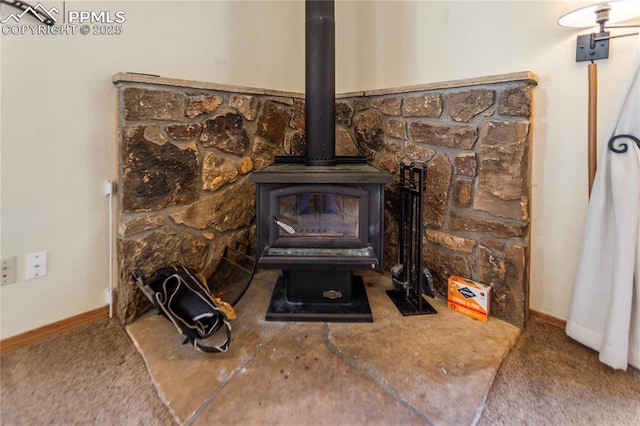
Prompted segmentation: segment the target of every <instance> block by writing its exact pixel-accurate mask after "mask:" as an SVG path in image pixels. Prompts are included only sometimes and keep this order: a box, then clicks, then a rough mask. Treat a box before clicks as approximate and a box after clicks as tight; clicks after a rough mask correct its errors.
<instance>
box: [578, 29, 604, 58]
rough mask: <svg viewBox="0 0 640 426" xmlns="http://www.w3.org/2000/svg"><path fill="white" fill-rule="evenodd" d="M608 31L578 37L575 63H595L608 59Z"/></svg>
mask: <svg viewBox="0 0 640 426" xmlns="http://www.w3.org/2000/svg"><path fill="white" fill-rule="evenodd" d="M609 38H610V37H609V31H604V32H601V33H591V34H584V35H579V36H578V41H577V46H576V62H585V61H596V60H598V59H607V58H608V57H609Z"/></svg>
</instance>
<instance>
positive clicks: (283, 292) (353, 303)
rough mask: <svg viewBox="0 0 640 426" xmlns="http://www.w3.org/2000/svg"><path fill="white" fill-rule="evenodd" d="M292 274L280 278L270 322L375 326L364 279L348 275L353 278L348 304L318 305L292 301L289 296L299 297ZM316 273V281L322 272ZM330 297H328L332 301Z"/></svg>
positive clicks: (284, 272) (312, 299)
mask: <svg viewBox="0 0 640 426" xmlns="http://www.w3.org/2000/svg"><path fill="white" fill-rule="evenodd" d="M289 272H291V271H283V275H281V276H280V277H278V281H277V282H276V286H275V288H274V290H273V294H272V296H271V302H270V303H269V307H268V309H267V315H266V317H265V319H266V320H267V321H315V322H373V314H372V313H371V306H370V305H369V299H368V298H367V292H366V290H365V288H364V282H363V280H362V277H360V276H358V275H351V271H348V272H349V274H350V275H351V277H352V279H351V283H350V285H349V287H350V289H349V290H350V297H349V301H348V302H340V301H338V302H331V301H329V302H317V301H316V300H317V299H315V298H310V299H309V300H311V301H304V300H302V301H300V300H297V301H291V300H289V299H288V298H287V294H289V295H291V294H292V293H293V294H296V289H295V287H296V285H297V284H298V283H291V282H290V281H291V277H290V276H289ZM313 272H314V273H315V276H316V277H317V276H318V275H320V276H321V275H322V271H313ZM316 279H317V278H316ZM334 283H335V282H334ZM300 284H301V285H304V284H305V283H300ZM332 291H335V290H329V291H328V292H329V293H330V292H332ZM331 296H332V295H331V294H329V297H331ZM328 300H331V299H330V298H329V299H328Z"/></svg>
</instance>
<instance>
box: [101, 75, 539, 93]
mask: <svg viewBox="0 0 640 426" xmlns="http://www.w3.org/2000/svg"><path fill="white" fill-rule="evenodd" d="M111 81H112V82H113V84H114V85H116V86H117V85H119V84H122V83H144V84H152V85H157V86H173V87H183V88H188V89H206V90H217V91H222V92H233V93H246V94H253V95H269V96H278V97H290V98H300V99H304V93H298V92H287V91H282V90H270V89H259V88H257V87H247V86H236V85H232V84H220V83H209V82H204V81H195V80H184V79H179V78H169V77H161V76H159V75H154V74H141V73H133V72H119V73H117V74H115V75H114V76H113V77H112V79H111ZM516 81H522V82H525V83H528V84H533V85H537V84H538V76H537V75H536V74H535V73H533V72H531V71H521V72H514V73H509V74H498V75H492V76H486V77H475V78H467V79H460V80H450V81H444V82H437V83H427V84H418V85H413V86H403V87H394V88H387V89H376V90H365V91H354V92H349V93H342V94H336V99H345V98H352V97H359V96H381V95H392V94H397V93H407V92H422V91H427V90H438V89H450V88H455V87H467V86H478V85H483V84H496V83H509V82H516Z"/></svg>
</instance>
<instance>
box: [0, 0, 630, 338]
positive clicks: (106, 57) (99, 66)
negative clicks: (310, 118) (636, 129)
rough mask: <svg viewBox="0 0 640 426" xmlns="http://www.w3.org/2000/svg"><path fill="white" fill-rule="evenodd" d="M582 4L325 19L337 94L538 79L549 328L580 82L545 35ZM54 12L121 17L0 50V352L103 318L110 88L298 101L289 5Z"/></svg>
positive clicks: (568, 255) (581, 68)
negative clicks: (44, 262)
mask: <svg viewBox="0 0 640 426" xmlns="http://www.w3.org/2000/svg"><path fill="white" fill-rule="evenodd" d="M43 3H44V4H45V5H47V6H49V5H53V4H56V5H59V6H60V8H61V6H62V2H46V1H45V2H43ZM589 3H590V2H578V3H567V2H561V1H557V2H540V1H533V2H520V1H517V2H516V1H512V2H451V1H449V2H431V1H425V2H392V1H387V2H382V1H380V2H347V1H339V2H338V3H337V5H336V28H337V34H336V38H337V46H336V57H337V58H336V62H337V65H336V73H337V75H336V89H337V91H338V92H347V91H353V90H365V89H377V88H388V87H397V86H404V85H413V84H422V83H432V82H437V81H445V80H454V79H460V78H470V77H479V76H485V75H493V74H502V73H509V72H516V71H533V72H535V73H536V74H537V75H538V76H539V79H540V82H539V86H538V87H537V88H536V89H535V112H534V117H533V121H534V132H535V133H534V147H533V170H532V179H533V200H532V259H531V278H532V280H531V308H533V309H536V310H538V311H542V312H544V313H547V314H550V315H553V316H556V317H559V318H566V316H567V312H568V308H569V303H570V299H571V291H572V288H573V277H574V273H575V267H576V263H577V258H578V253H579V247H580V240H581V234H582V225H583V221H584V214H585V208H586V204H587V188H586V176H587V169H586V117H587V107H586V102H587V90H586V89H587V74H586V73H587V71H586V64H585V63H576V62H575V60H574V58H575V37H576V35H577V34H580V33H581V32H580V31H572V30H568V29H563V28H560V27H558V26H557V25H556V21H557V18H558V17H559V16H560V15H561V14H562V13H564V12H566V11H568V10H570V9H572V8H574V7H576V4H578V5H584V4H589ZM66 8H67V10H73V9H75V10H93V11H99V10H110V11H116V10H124V11H125V12H126V22H125V23H124V24H123V29H124V33H123V34H122V35H119V36H90V35H87V36H82V35H80V34H75V35H72V36H30V35H20V36H15V35H10V36H5V35H3V36H0V43H1V45H0V48H1V62H0V72H1V80H0V81H1V85H2V86H1V110H0V114H1V116H0V119H1V122H0V125H1V137H2V139H1V151H0V155H1V157H0V159H1V167H2V169H1V178H0V179H1V180H0V182H1V192H0V196H1V198H2V211H1V214H0V217H1V225H0V226H1V228H0V232H1V237H2V241H1V245H0V246H1V256H2V258H6V257H9V256H17V257H18V282H17V283H15V284H11V285H7V286H2V287H1V288H0V298H1V300H0V308H1V313H0V320H1V328H0V336H1V337H2V338H6V337H9V336H12V335H15V334H18V333H21V332H24V331H28V330H31V329H33V328H36V327H38V326H41V325H45V324H49V323H52V322H55V321H58V320H61V319H64V318H67V317H69V316H72V315H75V314H78V313H82V312H86V311H88V310H91V309H94V308H97V307H99V306H101V305H103V290H104V289H105V288H106V287H107V286H108V283H107V270H108V265H107V216H106V208H107V203H106V198H105V197H104V196H103V193H102V183H103V181H104V180H105V179H109V178H114V176H115V164H116V159H115V140H116V137H115V105H114V100H115V89H114V88H113V86H112V84H111V76H112V75H113V74H115V73H116V72H121V71H134V72H143V73H150V74H159V75H162V76H166V77H175V78H184V79H191V80H200V81H209V82H216V83H228V84H236V85H244V86H253V87H265V88H270V89H280V90H287V91H298V92H302V91H303V90H304V7H303V4H302V3H301V2H300V1H296V2H276V1H273V2H221V1H210V2H177V1H176V2H75V1H67V2H66ZM6 13H8V9H7V6H5V5H3V6H2V7H1V9H0V16H3V17H4V16H5V14H6ZM25 19H26V18H25ZM32 23H33V22H32ZM634 42H636V40H634V39H632V38H630V39H616V40H614V41H613V42H612V48H611V53H610V58H609V59H608V60H605V61H600V62H599V75H600V86H599V88H600V93H601V95H600V99H599V136H600V138H599V139H600V141H601V142H602V141H604V139H605V134H604V132H605V128H606V127H607V123H608V121H609V119H610V114H611V110H612V108H613V104H614V102H615V99H616V97H617V95H618V93H619V91H620V89H621V88H620V82H621V80H622V76H623V75H624V74H625V72H626V66H627V65H628V62H629V61H628V60H629V58H628V52H630V50H631V47H632V43H634ZM41 250H47V251H48V252H49V265H48V266H49V271H48V275H47V276H46V277H43V278H39V279H34V280H28V281H27V280H25V277H24V257H25V255H26V254H27V253H31V252H34V251H41Z"/></svg>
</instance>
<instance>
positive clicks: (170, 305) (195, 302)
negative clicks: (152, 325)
mask: <svg viewBox="0 0 640 426" xmlns="http://www.w3.org/2000/svg"><path fill="white" fill-rule="evenodd" d="M134 277H135V279H136V283H137V285H138V287H139V288H140V289H141V290H142V292H143V293H144V294H145V295H146V296H147V298H148V299H149V300H150V301H151V303H153V305H154V306H155V307H156V308H157V309H158V313H159V314H160V315H162V316H164V317H165V318H167V319H168V320H169V321H171V322H172V323H173V325H175V326H176V328H177V329H178V331H179V332H180V333H181V334H182V335H184V336H185V340H184V342H183V344H186V343H189V344H191V345H193V347H194V348H196V349H197V350H199V351H202V352H208V353H216V352H226V351H227V350H228V349H229V345H230V344H231V325H230V324H229V321H227V317H226V315H225V313H224V312H223V311H222V310H220V308H219V307H218V305H217V304H216V302H215V301H214V299H213V297H212V296H211V294H209V291H208V290H207V288H206V287H205V286H204V285H203V284H202V283H201V282H200V280H198V278H196V276H195V275H194V273H193V272H191V271H190V270H189V269H187V268H185V267H184V266H171V267H167V268H162V269H159V270H158V271H156V273H155V274H154V275H153V277H152V278H151V279H149V280H145V278H144V276H143V274H142V273H141V272H140V271H136V272H135V273H134Z"/></svg>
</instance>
